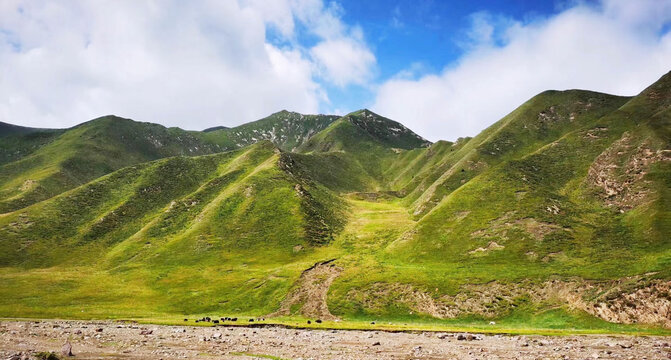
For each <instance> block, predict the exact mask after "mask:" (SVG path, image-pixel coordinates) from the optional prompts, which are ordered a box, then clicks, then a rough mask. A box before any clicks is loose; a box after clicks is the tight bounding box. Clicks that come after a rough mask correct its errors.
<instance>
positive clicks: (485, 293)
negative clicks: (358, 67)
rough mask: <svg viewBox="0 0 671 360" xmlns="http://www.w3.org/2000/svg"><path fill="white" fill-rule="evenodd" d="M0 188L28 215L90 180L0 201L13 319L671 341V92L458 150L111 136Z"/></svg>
mask: <svg viewBox="0 0 671 360" xmlns="http://www.w3.org/2000/svg"><path fill="white" fill-rule="evenodd" d="M12 136H14V135H12ZM22 136H23V135H22ZM157 144H160V146H157ZM64 150H67V151H64ZM66 165H67V166H66ZM0 170H2V172H0V179H2V182H0V184H3V185H2V186H3V189H6V190H3V191H8V193H7V194H8V195H7V196H12V193H10V192H9V191H10V190H11V189H14V190H12V191H14V193H13V194H17V195H16V196H18V197H17V198H16V199H31V198H30V197H29V196H28V194H31V191H30V190H29V189H30V186H36V187H37V186H38V185H32V183H31V182H28V185H27V186H26V188H28V190H17V189H16V188H17V187H18V186H22V185H23V184H26V182H27V180H28V179H30V180H36V179H40V180H39V181H38V184H39V186H40V187H41V188H45V189H49V188H48V186H49V184H51V183H54V181H55V180H52V179H60V178H61V177H64V176H63V175H59V174H63V173H65V174H71V176H72V177H73V178H76V179H77V181H72V182H70V183H65V182H63V183H58V182H56V184H58V185H59V186H60V187H59V188H57V189H56V190H54V191H52V192H51V193H49V195H48V196H43V197H34V198H33V199H34V201H27V200H21V201H23V202H19V201H18V200H11V198H5V200H3V201H4V202H3V203H2V204H5V205H4V206H5V211H4V214H2V215H0V294H2V296H1V297H0V316H11V317H18V316H21V317H26V316H28V317H73V318H81V317H85V318H108V317H111V318H142V317H145V318H154V319H155V318H171V319H173V318H174V319H178V318H181V317H182V315H190V316H203V315H208V314H210V315H211V314H215V313H216V314H237V315H239V316H261V317H268V318H270V317H278V316H279V319H280V320H279V321H284V320H282V319H297V318H300V317H312V318H315V317H318V318H321V319H324V320H335V319H343V320H346V321H361V322H362V323H357V324H364V323H363V322H364V321H365V324H369V323H370V322H371V321H376V320H384V321H388V322H395V323H409V322H431V323H436V324H447V325H450V324H452V325H459V326H461V325H469V326H471V325H473V324H475V325H476V326H483V327H487V326H489V327H490V328H498V327H500V328H501V329H528V328H532V329H539V328H542V329H582V330H589V331H596V330H601V331H603V330H605V331H616V332H617V331H638V330H641V329H650V328H649V327H648V326H653V328H655V327H667V328H669V327H671V312H670V311H671V310H670V309H671V296H669V294H671V242H669V237H668V234H669V233H671V73H669V74H666V75H664V76H663V77H662V78H661V79H659V80H658V81H657V82H655V83H654V84H652V85H651V86H650V87H648V88H647V89H645V90H644V91H642V92H641V93H640V94H638V95H637V96H634V97H621V96H614V95H608V94H602V93H597V92H591V91H585V90H567V91H546V92H543V93H541V94H538V95H537V96H535V97H533V98H531V99H530V100H528V101H527V102H525V103H524V104H522V105H521V106H519V107H518V108H517V109H515V110H513V111H512V112H511V113H510V114H508V115H507V116H505V117H504V118H503V119H501V120H500V121H498V122H496V123H494V124H493V125H492V126H490V127H489V128H487V129H485V130H484V131H483V132H482V133H480V134H478V135H477V136H475V137H473V138H463V139H458V140H457V141H454V142H449V141H438V142H435V143H430V142H428V141H426V140H425V139H423V138H421V137H420V136H418V135H417V134H415V133H413V132H412V131H411V130H409V129H408V128H406V127H405V126H403V125H401V124H399V123H397V122H395V121H393V120H390V119H387V118H385V117H383V116H380V115H377V114H375V113H373V112H371V111H369V110H365V109H364V110H360V111H356V112H353V113H350V114H347V115H345V116H342V117H337V116H324V115H300V114H296V113H289V112H279V113H276V114H273V115H271V116H270V117H268V118H265V119H261V120H259V121H256V122H253V123H250V124H246V125H241V126H238V127H235V128H230V129H217V130H212V131H207V132H187V131H183V130H179V129H174V128H171V129H166V128H163V127H161V126H159V125H152V124H146V123H136V122H132V121H130V120H121V119H118V118H113V119H107V118H103V119H102V120H101V119H98V120H94V121H92V122H89V123H85V124H82V125H80V126H78V127H75V128H72V129H67V130H64V131H62V132H61V133H59V134H57V135H55V137H54V138H53V139H52V140H50V141H49V142H47V143H45V144H44V145H41V146H38V148H37V149H36V150H34V151H32V152H31V153H30V154H28V155H26V156H24V157H22V158H20V159H18V160H16V161H11V162H8V163H6V164H4V165H2V167H1V168H0ZM75 175H76V177H75ZM36 181H37V180H36ZM6 184H12V185H11V186H9V185H6ZM7 199H9V200H7ZM12 201H14V202H12ZM7 204H10V205H12V206H13V207H12V206H9V205H7ZM180 321H181V320H180ZM287 321H289V320H287ZM291 321H293V320H291ZM491 321H494V322H495V323H496V325H489V324H490V322H491ZM626 324H634V325H626ZM643 324H645V325H643Z"/></svg>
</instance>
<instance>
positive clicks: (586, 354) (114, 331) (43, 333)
mask: <svg viewBox="0 0 671 360" xmlns="http://www.w3.org/2000/svg"><path fill="white" fill-rule="evenodd" d="M67 344H69V345H70V346H71V349H72V350H71V351H72V353H73V355H74V357H71V359H156V360H157V359H166V360H167V359H237V360H240V359H254V358H259V359H263V358H265V359H267V358H271V359H276V358H279V359H338V360H344V359H632V360H633V359H636V360H643V359H647V360H652V359H667V360H668V359H671V345H670V344H671V338H668V337H632V336H562V337H548V336H506V335H478V334H458V333H457V334H454V333H440V332H417V333H390V332H382V331H350V330H294V329H286V328H280V327H266V328H248V327H227V326H217V327H192V326H160V325H141V324H135V323H118V322H101V321H55V320H49V321H2V322H0V360H4V359H17V360H18V359H31V358H34V356H35V354H36V353H38V352H54V353H56V354H57V355H58V356H59V357H60V358H61V359H62V358H68V357H67V356H63V355H62V354H61V352H62V351H63V350H67ZM64 345H66V346H65V347H64ZM66 352H67V351H66Z"/></svg>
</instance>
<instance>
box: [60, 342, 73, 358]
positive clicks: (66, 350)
mask: <svg viewBox="0 0 671 360" xmlns="http://www.w3.org/2000/svg"><path fill="white" fill-rule="evenodd" d="M61 355H63V356H74V355H73V354H72V344H70V342H69V341H67V342H66V343H65V344H63V347H61Z"/></svg>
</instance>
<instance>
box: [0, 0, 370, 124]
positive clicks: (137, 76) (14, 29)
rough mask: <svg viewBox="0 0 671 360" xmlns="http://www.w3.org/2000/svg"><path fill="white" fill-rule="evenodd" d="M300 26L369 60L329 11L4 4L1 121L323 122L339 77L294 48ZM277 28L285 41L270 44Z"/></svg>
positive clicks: (205, 2) (305, 6) (246, 1)
mask: <svg viewBox="0 0 671 360" xmlns="http://www.w3.org/2000/svg"><path fill="white" fill-rule="evenodd" d="M298 23H300V24H301V28H302V29H305V31H307V32H308V33H310V34H312V35H311V36H314V37H316V38H317V39H318V40H319V41H320V42H324V43H329V42H331V41H345V42H348V41H350V42H353V43H355V44H356V45H357V46H358V47H357V48H356V50H357V51H359V52H363V53H364V54H371V53H370V51H369V50H368V48H367V46H366V44H365V42H364V41H363V40H362V38H361V37H360V36H358V35H357V34H356V29H352V28H351V27H350V26H349V25H347V24H345V23H343V21H342V20H341V17H340V10H339V8H338V7H337V6H333V5H330V6H324V4H323V3H322V0H273V1H260V0H200V1H179V0H166V1H159V2H155V1H140V2H138V1H134V0H100V1H95V2H89V1H82V2H72V1H66V0H56V1H50V0H3V1H2V2H0V121H4V122H10V123H17V124H22V125H28V126H49V127H65V126H71V125H74V124H77V123H80V122H82V121H86V120H88V119H91V118H94V117H97V116H101V115H104V114H117V115H120V116H125V117H130V118H133V119H136V120H141V121H152V122H159V123H162V124H165V125H169V126H180V127H184V128H189V129H199V128H204V127H208V126H214V125H229V126H230V125H236V124H239V123H242V122H246V121H251V120H255V119H258V118H260V117H263V116H266V115H268V114H270V113H271V112H274V111H278V110H280V109H285V108H286V109H290V110H295V111H301V112H306V113H314V112H318V111H319V109H320V107H321V106H322V104H324V103H328V98H327V97H326V94H325V92H324V90H323V89H322V85H321V84H328V82H329V81H330V80H331V77H330V74H331V73H330V72H326V73H323V72H322V71H321V70H320V69H322V68H324V65H323V63H322V62H321V61H317V60H319V59H318V58H316V57H315V58H313V57H312V55H311V54H312V52H311V51H310V49H308V48H304V47H303V45H301V43H300V42H299V41H298V40H297V39H298V34H297V32H298V30H297V28H298V26H297V24H298ZM270 28H272V29H276V30H277V33H278V34H279V36H281V37H283V38H284V39H285V40H287V41H285V42H282V45H278V44H273V43H271V42H270V41H269V40H268V39H267V38H266V33H267V30H268V29H270ZM315 52H318V51H317V50H315ZM373 62H374V57H373ZM356 65H357V64H354V65H353V66H355V67H354V71H360V74H362V76H365V75H366V74H365V70H361V69H360V68H357V67H356ZM326 68H327V69H330V67H328V66H327V67H326ZM348 81H351V80H348ZM341 83H342V82H341V80H340V78H339V79H338V84H341Z"/></svg>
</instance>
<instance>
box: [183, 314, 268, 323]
mask: <svg viewBox="0 0 671 360" xmlns="http://www.w3.org/2000/svg"><path fill="white" fill-rule="evenodd" d="M264 320H265V319H264ZM184 321H189V319H186V318H185V319H184ZM226 321H232V322H236V321H238V318H236V317H234V318H231V317H222V318H219V320H217V319H213V318H211V317H209V316H206V317H204V318H200V319H196V322H197V323H199V322H211V323H213V324H219V323H220V322H221V323H223V322H226ZM249 321H254V320H253V319H249Z"/></svg>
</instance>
